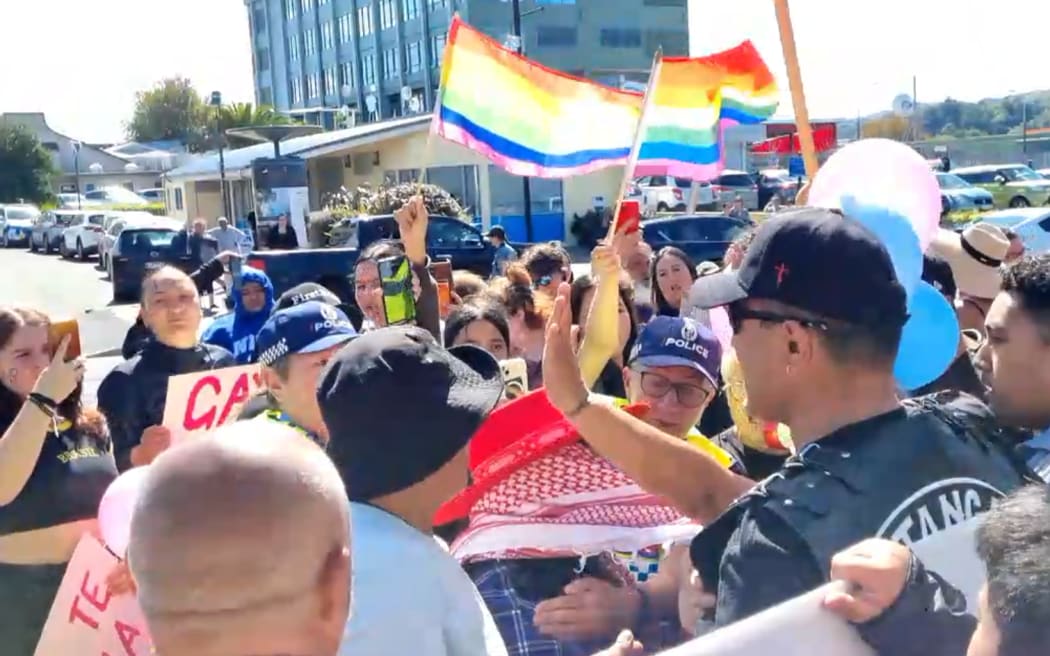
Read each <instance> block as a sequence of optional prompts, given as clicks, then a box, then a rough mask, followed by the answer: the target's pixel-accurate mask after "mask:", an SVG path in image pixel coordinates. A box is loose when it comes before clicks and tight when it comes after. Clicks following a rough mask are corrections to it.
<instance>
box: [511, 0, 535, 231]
mask: <svg viewBox="0 0 1050 656" xmlns="http://www.w3.org/2000/svg"><path fill="white" fill-rule="evenodd" d="M511 10H512V11H513V12H514V36H515V37H516V38H517V41H518V54H519V55H520V54H523V53H524V51H525V41H524V39H522V38H521V2H520V0H511ZM521 181H522V186H521V192H522V194H521V195H522V200H523V201H524V203H525V241H527V242H531V241H532V240H533V231H532V184H531V182H530V180H529V177H528V176H522V178H521Z"/></svg>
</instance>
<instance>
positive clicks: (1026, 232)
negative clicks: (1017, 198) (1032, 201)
mask: <svg viewBox="0 0 1050 656" xmlns="http://www.w3.org/2000/svg"><path fill="white" fill-rule="evenodd" d="M977 221H979V222H981V223H990V224H992V225H994V226H998V227H1000V228H1003V229H1004V230H1005V229H1010V230H1013V231H1014V232H1016V233H1017V235H1018V236H1019V237H1020V238H1021V242H1022V243H1024V246H1025V250H1026V251H1028V252H1030V253H1034V254H1042V253H1047V252H1050V208H1046V207H1018V208H1015V209H1012V210H996V211H995V212H989V213H988V214H985V215H983V216H981V217H980V218H979V219H976V220H975V222H977Z"/></svg>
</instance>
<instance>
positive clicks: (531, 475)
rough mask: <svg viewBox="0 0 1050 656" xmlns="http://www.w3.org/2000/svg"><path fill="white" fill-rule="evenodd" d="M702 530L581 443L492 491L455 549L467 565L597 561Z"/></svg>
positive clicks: (472, 515)
mask: <svg viewBox="0 0 1050 656" xmlns="http://www.w3.org/2000/svg"><path fill="white" fill-rule="evenodd" d="M699 530H700V525H699V524H697V523H695V522H693V521H692V520H690V519H688V518H686V517H684V516H683V515H682V514H681V513H679V512H678V511H677V510H675V509H674V508H672V507H671V506H669V505H668V504H667V502H666V500H664V499H662V498H661V497H658V496H656V495H654V494H650V493H648V492H646V491H644V490H643V489H642V488H641V487H639V486H638V484H637V483H635V482H634V481H633V480H631V479H630V478H628V476H627V475H626V474H624V473H623V472H622V471H620V470H619V469H618V468H617V467H616V466H615V465H613V464H612V463H611V462H609V461H608V460H606V459H605V458H602V457H601V456H599V455H598V454H596V453H595V452H594V451H592V450H591V449H589V448H587V447H586V446H584V445H583V444H578V443H577V444H571V445H569V446H566V447H564V448H562V449H559V450H557V451H555V452H554V453H551V454H549V455H547V456H544V457H542V458H540V459H539V460H536V461H535V462H532V463H530V464H528V465H526V466H525V467H523V468H521V469H520V470H518V471H516V472H514V473H513V474H511V475H510V476H509V477H508V478H507V479H506V480H504V481H503V482H501V483H499V484H498V485H496V486H495V487H494V488H493V489H491V490H489V491H488V492H487V493H486V494H485V495H484V496H483V497H481V499H480V500H479V501H478V502H477V503H476V504H474V506H473V508H472V509H471V511H470V523H469V525H468V527H467V529H466V530H465V531H464V532H463V533H462V534H461V535H460V536H459V537H458V538H457V539H456V540H455V541H454V542H453V543H452V546H451V549H450V551H451V553H452V555H453V556H455V557H456V558H457V559H458V560H460V561H461V562H467V561H473V560H489V559H496V558H552V557H566V556H571V557H577V556H592V555H596V554H599V553H602V552H606V551H614V550H617V551H636V550H639V549H645V548H647V547H651V546H653V545H659V544H664V543H667V542H672V541H678V540H683V539H687V538H690V537H692V536H693V535H695V534H696V533H697V531H699Z"/></svg>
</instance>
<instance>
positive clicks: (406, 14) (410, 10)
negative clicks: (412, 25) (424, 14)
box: [401, 0, 419, 20]
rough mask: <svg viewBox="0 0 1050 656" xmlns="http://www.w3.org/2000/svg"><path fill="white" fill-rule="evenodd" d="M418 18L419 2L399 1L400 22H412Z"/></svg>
mask: <svg viewBox="0 0 1050 656" xmlns="http://www.w3.org/2000/svg"><path fill="white" fill-rule="evenodd" d="M417 16H419V0H401V18H402V20H412V19H413V18H416V17H417Z"/></svg>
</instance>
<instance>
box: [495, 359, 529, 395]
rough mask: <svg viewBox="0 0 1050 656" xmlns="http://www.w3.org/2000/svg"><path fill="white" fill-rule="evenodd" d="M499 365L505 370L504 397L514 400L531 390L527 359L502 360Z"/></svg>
mask: <svg viewBox="0 0 1050 656" xmlns="http://www.w3.org/2000/svg"><path fill="white" fill-rule="evenodd" d="M499 366H500V370H501V371H502V372H503V398H505V399H507V400H508V401H513V400H514V399H516V398H518V397H520V396H524V395H525V393H526V392H528V391H529V372H528V370H527V369H526V368H525V360H524V359H523V358H510V359H509V360H500V363H499Z"/></svg>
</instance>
